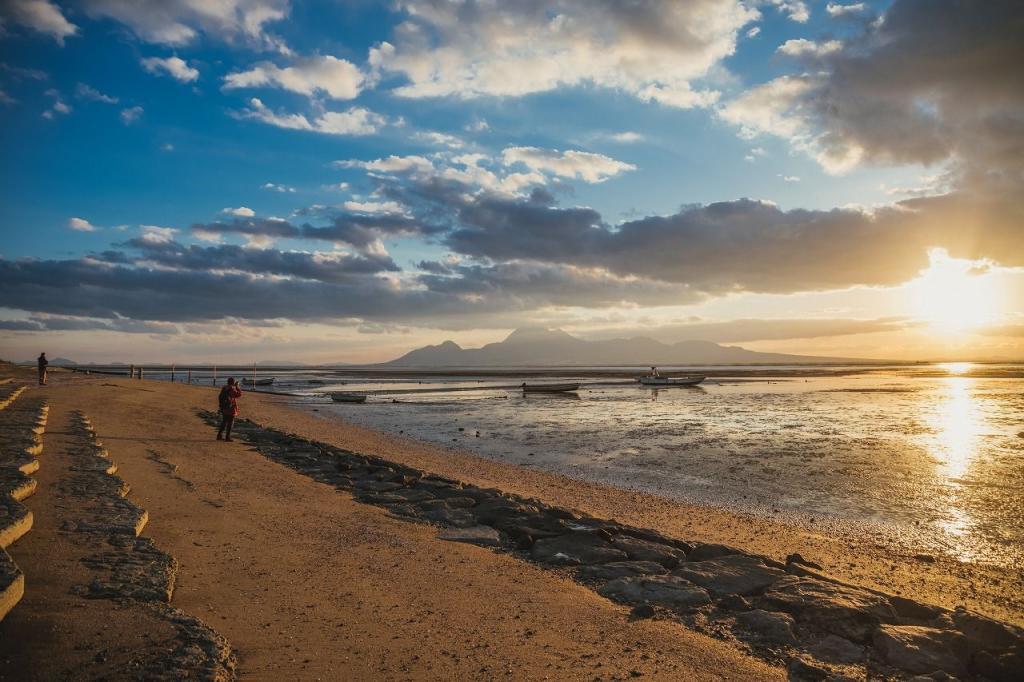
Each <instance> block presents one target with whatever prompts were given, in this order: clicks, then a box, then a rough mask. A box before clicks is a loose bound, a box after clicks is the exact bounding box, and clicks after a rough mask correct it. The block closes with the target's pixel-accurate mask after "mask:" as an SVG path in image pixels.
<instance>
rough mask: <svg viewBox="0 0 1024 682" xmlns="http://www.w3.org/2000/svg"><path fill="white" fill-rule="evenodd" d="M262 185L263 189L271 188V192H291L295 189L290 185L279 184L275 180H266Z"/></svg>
mask: <svg viewBox="0 0 1024 682" xmlns="http://www.w3.org/2000/svg"><path fill="white" fill-rule="evenodd" d="M262 187H263V189H266V190H270V191H271V192H281V193H288V194H290V193H292V192H294V191H295V188H294V187H289V186H288V185H279V184H277V183H275V182H265V183H263V185H262Z"/></svg>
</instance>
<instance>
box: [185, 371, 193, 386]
mask: <svg viewBox="0 0 1024 682" xmlns="http://www.w3.org/2000/svg"><path fill="white" fill-rule="evenodd" d="M186 383H189V384H191V383H192V370H189V371H188V380H187V381H186Z"/></svg>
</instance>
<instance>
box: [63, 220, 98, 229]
mask: <svg viewBox="0 0 1024 682" xmlns="http://www.w3.org/2000/svg"><path fill="white" fill-rule="evenodd" d="M68 227H70V228H71V229H72V230H75V231H77V232H95V231H96V226H95V225H93V224H92V223H90V222H89V221H88V220H86V219H85V218H69V219H68Z"/></svg>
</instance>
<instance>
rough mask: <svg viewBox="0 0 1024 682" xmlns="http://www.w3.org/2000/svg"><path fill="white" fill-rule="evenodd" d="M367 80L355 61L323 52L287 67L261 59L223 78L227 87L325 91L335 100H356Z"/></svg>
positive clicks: (304, 93)
mask: <svg viewBox="0 0 1024 682" xmlns="http://www.w3.org/2000/svg"><path fill="white" fill-rule="evenodd" d="M364 80H365V79H364V76H363V73H362V72H361V71H360V70H359V68H358V67H357V66H356V65H355V64H353V63H352V62H349V61H346V60H344V59H338V58H336V57H332V56H330V55H324V56H317V57H308V58H304V59H296V60H294V61H293V62H292V64H291V65H290V66H286V67H284V68H281V67H279V66H277V65H275V64H273V63H271V62H260V63H259V64H256V65H254V66H252V67H251V68H249V69H248V70H246V71H238V72H235V73H229V74H228V75H227V76H225V77H224V89H225V90H232V89H236V88H254V87H277V88H282V89H284V90H288V91H290V92H297V93H299V94H301V95H306V96H307V97H312V96H313V95H315V94H317V93H320V92H322V93H326V94H327V95H328V96H330V97H332V98H333V99H354V98H355V97H356V96H358V95H359V92H360V90H361V89H362V87H363V82H364Z"/></svg>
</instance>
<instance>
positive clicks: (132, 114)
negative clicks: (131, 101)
mask: <svg viewBox="0 0 1024 682" xmlns="http://www.w3.org/2000/svg"><path fill="white" fill-rule="evenodd" d="M143 113H144V110H143V108H142V107H139V106H134V107H129V108H127V109H122V110H121V122H122V123H124V124H125V125H126V126H127V125H131V124H132V123H135V122H136V121H138V120H139V119H140V118H142V114H143Z"/></svg>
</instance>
